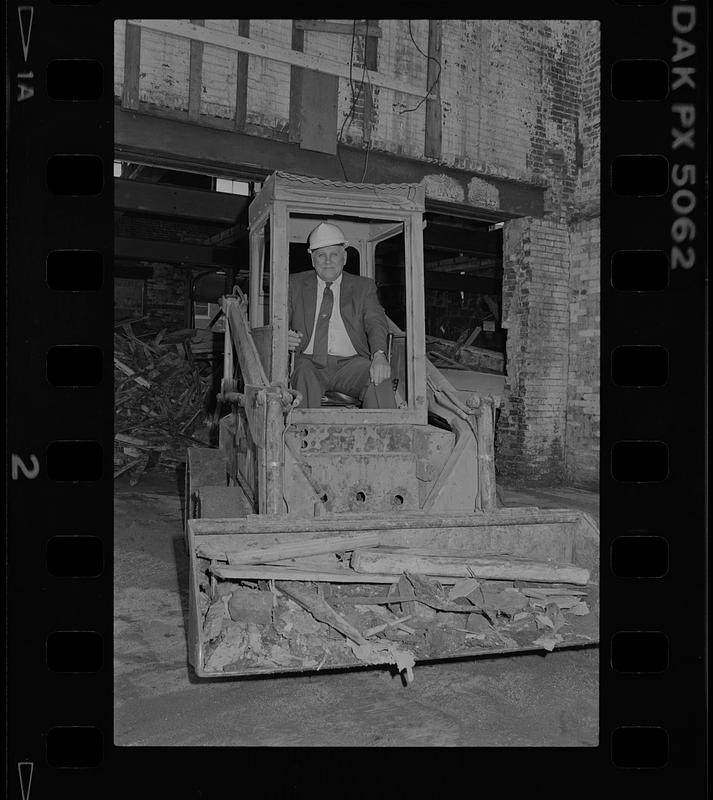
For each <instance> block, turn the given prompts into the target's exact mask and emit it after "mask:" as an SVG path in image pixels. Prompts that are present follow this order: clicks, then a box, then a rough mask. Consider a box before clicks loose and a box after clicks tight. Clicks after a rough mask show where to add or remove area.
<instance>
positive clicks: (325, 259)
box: [312, 244, 347, 283]
mask: <svg viewBox="0 0 713 800" xmlns="http://www.w3.org/2000/svg"><path fill="white" fill-rule="evenodd" d="M346 263H347V251H346V248H344V247H342V245H341V244H332V245H329V247H320V248H319V249H318V250H313V251H312V266H313V267H314V271H315V272H316V273H317V275H319V277H320V278H321V279H322V280H323V281H324V282H325V283H328V282H332V281H336V280H337V278H338V277H339V276H340V275H341V274H342V270H343V269H344V265H345V264H346Z"/></svg>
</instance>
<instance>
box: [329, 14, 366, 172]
mask: <svg viewBox="0 0 713 800" xmlns="http://www.w3.org/2000/svg"><path fill="white" fill-rule="evenodd" d="M367 24H368V21H367ZM356 26H357V20H356V19H355V20H352V42H351V49H350V53H349V88H350V90H351V96H352V102H351V106H350V108H349V111H348V113H347V115H346V117H344V120H343V122H342V126H341V128H340V129H339V136H338V137H337V158H338V159H339V165H340V167H341V168H342V174H343V175H344V180H345V181H348V180H349V178H348V177H347V172H346V170H345V169H344V162H343V161H342V157H341V154H340V152H339V145H340V144H342V136H343V134H344V128H345V127H346V125H347V123H348V122H349V120H350V119H354V110H355V108H356V104H357V103H358V102H359V98H360V97H361V92H362V89H363V87H364V77H365V76H366V77H367V78H368V75H367V71H366V43H364V46H363V58H362V71H361V82H360V84H359V90H358V91H357V93H356V96H355V95H354V79H353V73H352V67H353V64H354V44H355V43H356V39H357V35H356ZM360 38H361V37H360ZM369 85H370V86H371V82H370V83H369ZM368 158H369V154H368V150H367V161H368ZM364 174H366V167H365V171H364ZM362 182H363V178H362Z"/></svg>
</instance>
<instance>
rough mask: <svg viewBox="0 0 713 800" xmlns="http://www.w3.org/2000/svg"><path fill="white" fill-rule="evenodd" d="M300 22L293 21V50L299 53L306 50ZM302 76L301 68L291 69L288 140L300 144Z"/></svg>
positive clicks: (292, 67)
mask: <svg viewBox="0 0 713 800" xmlns="http://www.w3.org/2000/svg"><path fill="white" fill-rule="evenodd" d="M298 21H299V20H296V19H293V20H292V49H293V50H295V51H296V52H298V53H301V52H302V51H303V50H304V43H305V35H304V31H303V30H301V29H300V28H299V27H298V26H297V22H298ZM302 76H303V71H302V69H301V68H300V67H295V66H291V67H290V125H289V128H288V138H289V141H291V142H299V141H300V140H301V139H302V131H301V124H300V123H301V121H302V83H303V81H302Z"/></svg>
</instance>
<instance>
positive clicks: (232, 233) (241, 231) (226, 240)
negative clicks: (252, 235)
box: [203, 225, 249, 245]
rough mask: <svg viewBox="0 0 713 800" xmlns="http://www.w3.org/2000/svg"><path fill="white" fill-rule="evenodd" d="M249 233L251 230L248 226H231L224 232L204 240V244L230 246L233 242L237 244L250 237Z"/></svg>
mask: <svg viewBox="0 0 713 800" xmlns="http://www.w3.org/2000/svg"><path fill="white" fill-rule="evenodd" d="M248 231H249V228H248V226H247V225H231V226H230V227H229V228H226V229H225V230H224V231H221V232H220V233H215V234H213V236H209V237H208V238H207V239H204V240H203V244H209V245H219V244H225V245H230V244H231V243H232V242H237V241H238V240H240V239H244V238H245V237H246V236H247V235H248Z"/></svg>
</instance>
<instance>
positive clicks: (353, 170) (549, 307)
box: [114, 19, 600, 486]
mask: <svg viewBox="0 0 713 800" xmlns="http://www.w3.org/2000/svg"><path fill="white" fill-rule="evenodd" d="M599 57H600V47H599V25H598V23H597V22H594V21H527V20H511V21H507V20H486V21H482V20H411V21H409V20H369V21H366V20H361V21H358V24H357V22H352V21H351V20H349V21H348V20H333V21H329V20H284V19H283V20H277V19H270V20H254V19H251V20H191V21H190V23H189V22H187V21H184V22H176V21H160V20H136V21H129V22H128V23H127V22H125V21H117V22H116V24H115V77H114V93H115V158H116V160H117V162H120V163H121V165H122V166H121V168H120V170H119V171H118V172H117V173H116V175H117V189H116V191H117V196H121V202H120V203H118V204H117V218H116V227H115V233H116V237H117V242H118V244H117V248H116V265H115V274H116V276H117V279H118V280H119V281H125V282H127V283H126V284H121V283H119V284H118V285H119V286H123V289H125V290H126V291H125V294H124V295H123V296H124V297H126V298H129V299H127V300H126V301H125V302H126V303H127V305H130V306H131V309H130V310H131V313H133V314H135V315H141V314H146V315H149V316H150V315H154V316H156V317H157V318H159V319H160V320H161V321H163V322H165V323H166V324H174V325H175V326H176V327H181V326H182V325H184V324H185V325H186V326H190V325H192V324H194V322H195V315H196V304H200V303H201V302H203V301H206V302H208V301H209V300H210V297H209V295H210V292H203V293H202V294H201V291H200V290H199V289H197V288H196V287H197V285H198V283H199V282H200V281H199V279H201V278H202V276H210V275H211V274H212V275H220V276H223V277H224V278H225V282H226V284H229V283H230V282H231V281H232V280H234V279H237V278H238V276H239V273H240V270H241V267H244V266H245V264H246V263H247V240H246V236H245V233H246V228H247V226H246V220H247V216H246V208H247V204H248V201H249V199H250V198H251V196H252V195H254V194H255V192H256V191H259V187H260V184H261V182H262V181H263V180H264V179H265V178H266V177H267V176H268V175H269V174H270V173H271V172H273V171H274V170H282V171H286V172H291V173H297V174H301V175H307V176H312V177H318V178H326V179H330V180H348V181H355V182H373V183H378V182H389V183H405V182H416V183H421V184H422V185H423V186H424V187H425V191H426V208H427V212H428V213H427V214H426V222H427V226H426V228H425V230H424V251H425V255H426V262H427V263H426V265H425V269H426V274H427V280H426V317H427V333H428V334H431V335H432V336H434V337H436V338H438V337H442V338H444V339H452V340H455V339H457V338H459V336H460V335H461V333H463V334H467V333H468V332H469V322H468V318H469V317H471V318H472V319H471V322H472V324H473V325H475V324H476V322H477V324H478V325H479V326H480V327H481V328H482V330H481V331H480V332H479V333H478V336H479V337H480V338H475V339H474V344H475V345H477V346H479V347H480V348H481V349H483V350H489V351H491V352H493V353H497V354H499V355H500V357H501V364H502V366H501V368H500V371H501V373H502V374H503V376H504V380H503V390H502V399H501V404H500V415H499V419H498V424H497V431H496V446H497V450H496V459H497V461H496V463H497V468H498V471H499V473H500V474H501V475H502V476H505V477H511V478H517V479H524V480H530V479H532V480H549V481H566V482H569V483H572V484H575V485H580V486H595V485H596V483H597V480H598V470H599V325H600V317H599V297H600V259H599V233H600V224H599V193H600V183H599V181H600V177H599V136H600V123H599V90H600V87H599ZM352 65H353V66H352ZM217 179H219V180H221V181H223V184H225V183H230V182H231V181H235V182H238V183H239V184H240V186H241V187H244V188H242V189H241V190H240V192H239V193H237V194H231V193H230V190H229V189H228V190H225V189H224V190H223V191H224V192H225V193H223V194H221V193H220V192H219V191H216V188H217V183H216V180H217ZM187 209H188V210H187ZM199 209H200V210H199ZM387 277H388V276H387ZM387 277H385V278H384V281H382V284H381V285H380V290H382V291H383V292H384V293H385V295H388V293H389V292H393V293H394V294H398V292H399V287H398V285H397V284H396V283H394V284H393V285H390V284H389V283H388V279H387ZM222 279H223V278H222V277H221V279H220V280H222ZM220 280H219V281H218V282H219V283H220ZM131 282H133V284H132V285H134V288H136V286H137V285H138V288H139V290H140V294H141V293H142V294H141V297H139V299H138V301H136V304H134V305H132V303H134V301H133V300H131V293H130V291H129V290H130V288H131V286H130V285H129V284H130V283H131ZM479 315H480V316H479ZM481 318H482V320H483V323H482V325H481V323H480V321H479V320H480V319H481ZM486 323H487V324H486ZM449 326H450V327H449ZM494 371H497V369H495V370H494Z"/></svg>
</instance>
